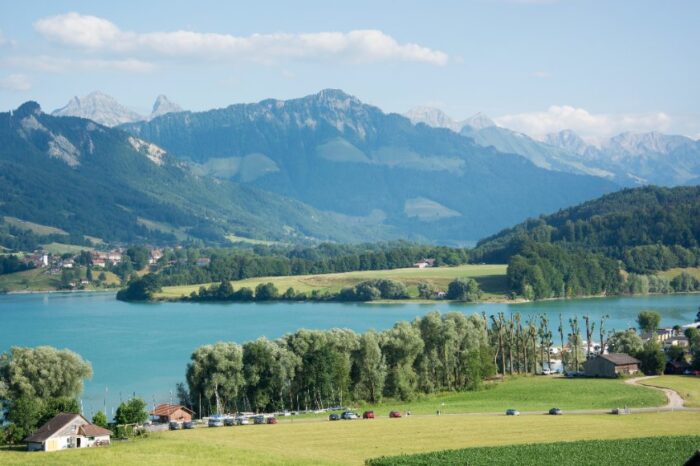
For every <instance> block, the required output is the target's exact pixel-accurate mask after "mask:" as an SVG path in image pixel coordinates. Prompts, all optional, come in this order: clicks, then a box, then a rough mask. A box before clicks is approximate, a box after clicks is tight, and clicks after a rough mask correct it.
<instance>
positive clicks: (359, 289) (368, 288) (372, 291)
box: [354, 282, 382, 302]
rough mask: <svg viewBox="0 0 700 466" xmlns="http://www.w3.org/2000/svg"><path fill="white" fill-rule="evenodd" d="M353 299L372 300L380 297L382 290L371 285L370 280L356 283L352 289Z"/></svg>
mask: <svg viewBox="0 0 700 466" xmlns="http://www.w3.org/2000/svg"><path fill="white" fill-rule="evenodd" d="M354 294H355V300H357V301H362V302H366V301H374V300H376V299H380V298H381V297H382V292H381V291H380V290H379V288H377V287H375V286H373V285H372V284H371V282H362V283H358V284H357V286H355V289H354Z"/></svg>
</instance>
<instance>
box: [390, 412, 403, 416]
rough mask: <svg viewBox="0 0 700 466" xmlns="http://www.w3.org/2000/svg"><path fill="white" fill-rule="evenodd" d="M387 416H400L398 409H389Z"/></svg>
mask: <svg viewBox="0 0 700 466" xmlns="http://www.w3.org/2000/svg"><path fill="white" fill-rule="evenodd" d="M389 417H401V413H400V412H399V411H390V412H389Z"/></svg>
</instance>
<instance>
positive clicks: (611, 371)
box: [583, 353, 641, 377]
mask: <svg viewBox="0 0 700 466" xmlns="http://www.w3.org/2000/svg"><path fill="white" fill-rule="evenodd" d="M640 364H641V361H639V359H636V358H633V357H632V356H630V355H629V354H626V353H611V354H600V355H598V356H596V357H595V358H593V359H589V360H588V361H586V362H584V363H583V372H584V374H585V375H586V377H621V376H627V375H633V374H636V373H637V372H639V365H640Z"/></svg>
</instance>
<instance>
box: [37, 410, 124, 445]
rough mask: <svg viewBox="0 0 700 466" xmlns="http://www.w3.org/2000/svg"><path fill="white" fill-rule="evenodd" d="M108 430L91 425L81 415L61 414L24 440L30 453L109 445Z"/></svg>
mask: <svg viewBox="0 0 700 466" xmlns="http://www.w3.org/2000/svg"><path fill="white" fill-rule="evenodd" d="M110 435H112V432H110V431H109V430H107V429H104V428H102V427H100V426H96V425H94V424H90V423H89V422H88V420H87V419H85V418H84V417H83V416H81V415H80V414H74V413H60V414H57V415H56V416H55V417H54V418H53V419H51V420H50V421H48V422H47V423H46V424H44V425H43V426H41V427H39V430H37V431H36V432H34V433H33V434H32V435H30V436H29V437H27V438H26V439H24V441H25V442H27V450H29V451H57V450H63V449H66V448H88V447H98V446H102V445H109V443H110V442H109V438H110Z"/></svg>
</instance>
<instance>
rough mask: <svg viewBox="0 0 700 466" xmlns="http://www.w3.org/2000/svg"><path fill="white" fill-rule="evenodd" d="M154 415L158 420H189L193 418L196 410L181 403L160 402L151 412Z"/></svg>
mask: <svg viewBox="0 0 700 466" xmlns="http://www.w3.org/2000/svg"><path fill="white" fill-rule="evenodd" d="M149 414H150V415H151V416H152V417H154V418H157V421H158V422H163V423H167V422H171V421H177V422H188V421H191V420H192V414H194V412H193V411H192V410H191V409H188V408H185V407H184V406H180V405H171V404H167V403H165V404H160V405H158V406H156V407H155V409H154V410H153V411H151V412H150V413H149Z"/></svg>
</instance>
